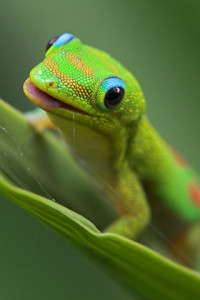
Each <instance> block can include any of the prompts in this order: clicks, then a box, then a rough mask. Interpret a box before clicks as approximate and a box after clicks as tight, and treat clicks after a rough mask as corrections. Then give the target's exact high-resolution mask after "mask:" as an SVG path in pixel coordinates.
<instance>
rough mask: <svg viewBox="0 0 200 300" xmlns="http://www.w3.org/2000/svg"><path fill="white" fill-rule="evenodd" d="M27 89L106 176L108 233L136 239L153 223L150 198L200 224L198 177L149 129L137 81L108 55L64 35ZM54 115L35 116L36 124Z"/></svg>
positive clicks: (49, 49) (51, 44) (56, 40)
mask: <svg viewBox="0 0 200 300" xmlns="http://www.w3.org/2000/svg"><path fill="white" fill-rule="evenodd" d="M24 91H25V94H26V95H27V97H28V98H29V99H30V100H31V101H32V102H33V103H34V104H36V105H37V106H38V107H40V108H42V109H43V110H44V111H46V112H47V115H48V117H49V119H50V120H51V122H52V123H53V124H54V126H56V127H57V128H59V129H60V131H61V133H62V136H63V138H64V139H66V140H67V142H68V143H69V144H70V145H71V146H72V148H73V149H74V151H75V152H76V154H77V155H78V156H79V157H80V158H81V159H82V160H84V161H85V162H86V163H87V164H88V166H89V167H90V168H91V169H92V170H93V171H94V172H95V173H96V174H98V176H100V177H101V178H103V181H102V182H101V184H102V189H103V190H104V192H105V193H106V195H107V196H108V197H109V199H110V201H112V203H113V205H114V207H115V208H116V210H117V211H118V213H119V215H120V217H119V219H117V220H116V221H115V222H114V223H112V224H110V226H109V227H108V228H106V229H105V231H107V232H113V233H117V234H120V235H123V236H125V237H129V238H136V237H137V236H138V234H139V233H140V232H141V231H142V230H143V229H144V228H145V227H146V225H147V224H148V222H149V220H150V216H151V212H150V207H149V204H148V198H149V196H150V195H151V197H152V195H153V197H155V199H158V201H160V202H161V203H164V204H165V205H166V206H168V208H169V210H171V211H172V212H173V214H175V215H177V216H178V218H181V219H183V220H184V221H185V222H186V224H187V223H191V224H192V223H194V222H198V221H200V179H199V177H198V175H197V174H196V173H195V171H194V170H193V169H192V168H191V167H190V166H189V165H188V164H187V163H186V162H185V161H183V159H182V158H181V157H180V156H179V155H178V154H177V153H176V152H175V150H173V149H172V148H171V147H169V146H168V145H167V144H166V143H165V142H164V141H163V140H162V138H161V137H160V136H159V134H158V133H157V132H156V131H155V129H154V128H153V127H152V126H151V124H150V122H149V120H148V118H147V116H146V112H145V99H144V96H143V92H142V90H141V87H140V85H139V84H138V82H137V80H136V79H135V77H134V76H133V75H132V74H131V73H130V72H129V71H128V70H127V69H126V68H124V67H123V66H122V65H121V64H120V63H119V62H117V61H116V60H115V59H113V58H112V57H111V56H110V55H108V54H107V53H105V52H103V51H101V50H98V49H96V48H93V47H90V46H86V45H83V44H82V43H81V42H80V40H79V39H78V38H76V37H74V36H73V35H72V34H69V33H64V34H62V35H60V36H59V37H57V38H54V39H52V40H50V42H49V43H48V45H47V51H46V55H45V59H44V60H43V62H41V63H40V64H38V65H37V66H36V67H34V68H33V70H32V71H31V72H30V77H29V78H28V79H27V80H26V82H25V84H24ZM49 119H47V117H46V116H44V114H38V115H35V120H36V126H38V127H48V126H51V124H52V123H51V122H50V121H49ZM74 122H75V128H76V136H75V140H74V132H73V126H74ZM160 217H161V218H162V216H160Z"/></svg>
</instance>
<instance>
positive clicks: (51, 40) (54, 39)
mask: <svg viewBox="0 0 200 300" xmlns="http://www.w3.org/2000/svg"><path fill="white" fill-rule="evenodd" d="M58 38H59V36H57V37H54V38H52V39H50V40H49V41H48V43H47V45H46V51H47V50H48V49H49V48H50V47H51V46H52V45H53V44H54V43H55V42H56V41H57V39H58Z"/></svg>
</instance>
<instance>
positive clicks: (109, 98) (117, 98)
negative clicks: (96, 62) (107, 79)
mask: <svg viewBox="0 0 200 300" xmlns="http://www.w3.org/2000/svg"><path fill="white" fill-rule="evenodd" d="M123 98H124V89H123V88H121V87H114V88H111V89H110V90H108V91H107V93H106V95H105V98H104V105H105V107H107V108H114V107H116V106H117V105H118V104H119V103H120V102H121V101H122V100H123Z"/></svg>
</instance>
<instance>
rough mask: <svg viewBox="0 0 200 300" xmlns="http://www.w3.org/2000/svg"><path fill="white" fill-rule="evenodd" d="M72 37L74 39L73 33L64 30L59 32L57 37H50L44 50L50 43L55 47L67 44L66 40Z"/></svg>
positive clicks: (68, 40)
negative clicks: (61, 32)
mask: <svg viewBox="0 0 200 300" xmlns="http://www.w3.org/2000/svg"><path fill="white" fill-rule="evenodd" d="M73 39H74V36H73V34H71V33H67V32H65V33H63V34H61V35H60V36H57V37H54V38H52V39H50V41H49V42H48V43H47V46H46V51H47V50H48V49H49V48H50V47H51V46H52V45H54V46H55V47H56V48H57V47H60V46H62V45H64V44H67V43H68V42H70V41H71V40H73Z"/></svg>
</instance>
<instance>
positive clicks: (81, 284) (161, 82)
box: [0, 0, 200, 300]
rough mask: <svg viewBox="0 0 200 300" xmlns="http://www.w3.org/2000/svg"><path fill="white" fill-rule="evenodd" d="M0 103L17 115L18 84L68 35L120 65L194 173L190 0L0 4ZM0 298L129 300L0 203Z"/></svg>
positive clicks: (197, 58)
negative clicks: (54, 40)
mask: <svg viewBox="0 0 200 300" xmlns="http://www.w3.org/2000/svg"><path fill="white" fill-rule="evenodd" d="M0 28H1V32H0V41H1V50H0V51H1V55H0V65H1V68H0V77H1V80H0V96H1V97H2V98H3V99H5V100H6V101H7V102H9V103H11V104H12V105H13V106H15V107H16V108H18V109H20V110H22V111H26V110H30V109H32V107H33V106H32V104H31V103H30V102H29V101H28V100H27V99H26V97H25V96H24V95H23V91H22V84H23V82H24V80H25V79H26V77H27V76H28V73H29V71H30V69H31V68H32V67H33V66H34V65H35V64H37V63H38V62H40V61H41V60H42V59H43V56H44V53H45V46H46V43H47V42H48V40H49V39H50V38H51V37H54V36H57V35H59V34H60V33H62V32H71V33H73V34H75V35H76V36H78V37H79V38H80V39H81V40H82V41H83V42H84V43H86V44H88V45H92V46H94V47H97V48H100V49H103V50H105V51H107V52H108V53H110V54H112V56H114V57H115V58H117V59H118V60H119V61H121V62H122V63H123V64H124V65H125V66H126V67H127V68H128V69H130V70H131V71H132V72H133V73H134V75H135V76H136V77H137V78H138V80H139V82H140V84H141V85H142V87H143V90H144V93H145V96H146V99H147V110H148V116H149V118H150V119H151V121H152V123H153V125H154V126H155V127H156V128H157V129H158V130H159V132H160V133H161V134H162V135H163V136H164V137H165V139H166V140H167V141H168V142H170V143H171V144H172V145H173V146H174V147H176V148H177V149H178V150H179V151H180V152H181V153H182V154H183V155H184V156H185V157H186V158H187V159H188V160H189V161H190V162H191V164H192V165H193V166H194V167H195V168H196V169H197V170H198V171H199V172H200V159H199V152H200V133H199V131H200V80H199V79H200V2H199V1H198V0H190V1H187V0H182V1H178V0H166V1H158V0H151V1H149V0H96V1H90V0H84V1H81V0H73V1H69V0H56V1H55V0H54V1H53V0H43V1H39V0H34V1H29V0H28V1H26V0H22V1H20V0H16V1H11V0H2V1H1V6H0ZM0 201H1V206H0V207H1V209H0V299H4V300H10V299H12V300H13V299H15V300H18V299H20V300H25V299H26V300H33V299H34V300H35V299H39V300H45V299H49V300H54V299H76V300H77V299H97V300H98V299H116V300H118V299H131V298H130V296H129V295H128V294H127V293H126V292H125V291H124V290H123V288H121V287H120V286H119V285H118V284H117V283H115V282H113V281H112V280H111V279H110V278H109V277H108V275H107V274H104V273H103V272H102V271H101V270H99V268H98V267H97V266H96V265H94V263H93V262H92V261H90V260H89V259H88V258H87V257H85V256H84V255H83V254H82V253H80V252H79V251H78V249H76V248H75V247H74V246H72V245H71V244H69V243H68V242H67V241H65V240H64V239H62V238H61V237H59V236H57V235H56V234H55V233H54V232H52V231H51V230H50V229H48V228H47V227H45V226H44V225H42V224H41V223H39V222H38V221H37V220H35V219H34V218H33V217H31V216H30V215H28V214H27V213H26V212H24V211H22V210H21V209H19V208H18V207H16V206H15V205H14V204H12V203H10V202H9V201H8V200H6V199H3V198H1V199H0Z"/></svg>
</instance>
